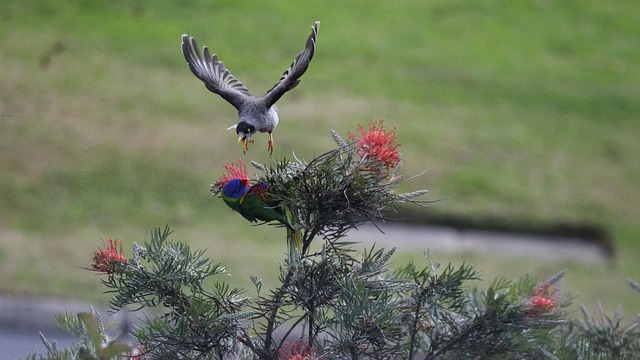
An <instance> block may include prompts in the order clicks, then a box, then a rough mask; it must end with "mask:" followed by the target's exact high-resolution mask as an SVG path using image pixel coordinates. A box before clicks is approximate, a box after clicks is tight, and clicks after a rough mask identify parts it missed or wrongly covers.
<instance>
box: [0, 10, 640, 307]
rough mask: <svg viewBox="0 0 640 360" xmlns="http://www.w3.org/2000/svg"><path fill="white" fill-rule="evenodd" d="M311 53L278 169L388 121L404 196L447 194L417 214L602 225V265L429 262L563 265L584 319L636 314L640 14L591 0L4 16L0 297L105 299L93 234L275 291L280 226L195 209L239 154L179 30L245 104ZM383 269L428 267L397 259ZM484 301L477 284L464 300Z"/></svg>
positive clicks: (288, 113)
mask: <svg viewBox="0 0 640 360" xmlns="http://www.w3.org/2000/svg"><path fill="white" fill-rule="evenodd" d="M314 20H321V21H322V26H321V30H320V35H319V42H318V48H317V53H316V56H315V58H314V60H313V63H312V64H311V66H310V68H309V71H308V73H307V74H305V76H304V78H303V81H302V83H301V85H300V86H299V87H298V88H296V89H295V91H293V92H292V93H289V94H287V95H285V96H284V97H283V99H282V100H281V101H280V102H279V105H280V115H281V119H282V122H281V126H280V127H279V128H278V130H277V131H276V133H275V140H276V151H275V153H274V156H275V157H277V158H281V157H285V156H286V157H290V156H291V154H292V151H293V150H294V149H295V153H296V155H297V156H299V157H303V158H307V159H310V158H312V157H313V155H314V154H318V153H322V152H324V151H326V150H328V149H329V148H330V147H331V146H332V140H331V138H330V136H329V135H328V129H330V128H332V129H335V130H336V131H338V132H339V133H342V134H346V133H347V131H354V130H355V128H356V125H357V123H358V122H363V121H366V119H378V118H384V119H385V120H386V123H387V124H388V125H389V126H392V127H397V133H398V137H399V140H400V142H401V143H402V144H403V145H402V147H401V151H402V152H403V154H404V156H405V160H406V163H405V165H404V168H403V169H404V170H403V172H404V174H406V175H411V174H415V173H419V172H422V171H426V173H425V175H423V176H421V177H419V178H418V179H416V180H414V181H412V182H409V183H407V184H405V185H404V187H403V189H402V190H407V191H409V190H415V189H422V188H427V189H429V190H430V191H431V193H430V195H429V198H430V199H441V198H447V200H446V201H443V202H440V203H438V204H437V206H434V207H432V208H430V209H429V211H428V212H426V213H425V215H424V216H429V213H447V214H456V215H461V216H470V217H482V218H486V217H494V218H500V219H505V220H504V221H511V220H513V219H517V220H519V221H527V222H530V223H547V222H559V221H561V222H575V223H587V224H595V225H598V226H603V227H605V228H606V229H607V230H609V231H610V232H611V234H612V236H613V238H614V243H615V246H616V252H617V257H616V258H615V260H614V262H613V263H611V264H585V263H580V262H556V261H553V262H552V261H547V260H545V259H513V258H508V257H498V258H486V257H482V256H478V255H474V254H447V253H434V252H431V255H432V257H433V258H435V259H436V260H439V261H441V262H445V263H447V262H449V261H451V262H454V263H460V262H462V261H468V262H472V263H474V264H476V265H477V266H478V268H479V269H480V270H481V272H482V274H483V278H485V279H486V281H487V282H490V281H491V280H492V279H493V278H494V277H495V276H498V275H504V276H506V277H508V278H515V277H518V276H521V275H523V274H527V273H528V274H531V275H534V276H537V277H539V278H546V277H547V276H549V275H551V274H553V273H555V272H557V271H558V270H560V269H563V268H567V269H569V273H568V275H567V282H566V289H567V290H568V291H570V292H573V293H575V294H576V295H577V296H578V302H584V303H587V304H589V305H593V304H594V303H595V300H596V299H597V298H601V299H603V302H604V304H605V307H607V308H613V307H614V306H615V305H616V304H618V303H622V304H623V305H624V306H625V307H627V308H629V310H634V311H635V310H637V309H638V302H637V298H636V297H634V294H633V293H632V291H631V290H630V289H628V288H627V287H626V285H625V280H624V279H625V278H626V277H632V278H635V279H636V280H640V265H639V263H640V262H639V261H638V257H639V256H638V250H637V249H638V246H639V242H640V241H639V240H638V238H639V236H640V224H638V210H640V209H639V208H640V206H639V205H638V204H640V187H639V186H638V184H640V161H638V160H639V159H638V154H640V139H639V135H640V119H638V114H639V113H640V66H639V64H640V46H639V45H638V41H637V34H639V33H640V5H639V4H638V3H637V1H635V0H621V1H617V2H615V3H612V2H601V1H587V0H582V1H564V2H559V1H519V2H511V1H505V0H483V1H460V2H451V1H429V2H424V1H400V2H388V3H382V4H373V3H371V2H369V1H351V2H349V3H348V4H342V5H332V6H329V5H323V4H320V3H317V2H306V1H304V2H285V1H272V2H265V1H246V2H242V4H239V3H237V2H223V1H198V0H191V1H170V0H161V1H156V2H154V3H153V5H151V3H148V2H143V1H124V0H114V1H91V0H85V1H77V2H71V1H69V2H66V3H65V2H59V3H52V2H48V1H38V0H33V1H21V2H2V3H1V4H0V39H2V40H0V171H1V172H0V292H8V293H26V294H36V295H54V296H69V297H80V298H85V299H90V300H98V299H103V297H102V296H100V295H99V293H100V292H101V291H102V290H103V289H102V288H101V287H100V286H99V284H98V281H96V278H95V276H94V275H93V274H92V273H89V272H86V271H81V270H79V267H83V266H87V265H88V263H89V261H90V257H91V254H92V251H93V250H94V249H95V247H96V245H98V244H99V239H100V238H104V239H108V238H109V237H114V238H116V237H117V238H121V239H124V240H125V242H128V243H130V242H132V241H134V240H138V241H141V240H143V239H144V238H148V236H149V235H148V234H149V230H150V229H151V228H153V227H156V226H163V225H164V224H170V225H171V226H172V227H173V228H174V229H175V230H176V234H175V239H177V240H183V241H186V242H189V243H190V244H191V245H192V246H194V247H198V248H199V247H206V248H207V249H208V253H209V254H210V256H212V257H214V258H215V259H216V260H218V261H220V262H222V263H223V264H224V265H225V266H227V267H228V268H229V269H230V271H231V272H232V273H233V275H234V276H233V277H232V278H230V281H231V282H232V283H234V284H238V285H241V286H247V284H249V281H248V276H249V275H252V274H261V275H262V276H264V278H265V282H266V283H267V284H269V283H270V280H269V279H273V278H275V266H274V264H275V263H276V261H278V260H279V259H281V258H282V251H283V250H284V245H283V240H282V238H283V233H282V230H280V229H276V228H271V227H252V226H249V225H248V224H247V223H246V222H244V221H243V219H242V218H241V217H240V216H238V215H237V214H234V213H232V212H231V211H230V210H229V209H228V208H226V207H225V206H224V205H223V203H222V202H221V201H219V200H217V199H211V197H210V196H209V194H208V190H209V189H208V186H209V184H210V183H211V182H212V181H213V180H215V179H216V178H217V177H218V176H219V175H220V173H221V166H220V164H221V163H223V162H226V161H230V160H234V159H237V158H243V159H244V160H245V161H249V160H251V159H255V160H257V161H260V162H267V163H268V162H269V158H268V155H267V152H266V136H260V135H258V136H256V142H255V144H254V145H253V147H252V149H251V151H250V152H249V153H248V154H246V155H242V152H241V151H240V146H239V145H237V144H236V142H235V136H234V134H232V133H230V132H228V131H226V130H224V129H226V127H228V126H229V125H231V124H233V123H234V122H235V121H236V114H235V110H234V109H233V108H232V107H231V106H229V105H228V104H226V103H225V102H224V101H223V100H221V99H219V98H218V97H217V96H215V95H213V94H211V93H209V92H208V91H207V90H206V89H204V87H203V86H202V84H201V83H200V82H199V81H198V80H197V79H195V78H194V77H193V75H192V74H191V73H190V71H189V70H188V68H187V66H186V65H185V63H184V59H183V58H182V55H181V53H180V48H179V44H180V35H181V34H182V33H188V34H190V35H192V36H195V37H196V38H197V39H198V41H199V43H200V44H201V45H204V44H207V45H208V46H209V47H210V48H212V49H213V50H214V51H215V52H217V53H218V54H220V57H221V59H222V60H223V61H224V62H225V64H226V65H227V66H228V67H229V68H230V69H231V70H232V72H233V73H234V74H235V75H236V76H237V77H238V78H240V79H241V80H242V81H243V82H244V83H245V84H246V85H247V86H248V87H249V89H251V90H252V91H253V93H254V94H262V93H263V92H264V91H266V90H267V89H269V88H271V86H272V85H273V84H274V83H275V81H276V80H277V79H278V77H279V76H280V74H281V73H282V71H284V69H285V68H286V67H287V66H288V65H289V63H290V61H291V60H292V59H293V57H294V56H295V55H296V54H297V53H298V52H299V51H301V50H302V48H303V44H304V39H305V38H306V36H307V35H308V33H309V28H310V26H311V24H312V23H313V21H314ZM400 252H401V254H400V255H399V256H398V258H397V262H399V263H401V262H404V261H407V260H408V259H414V260H416V261H422V258H421V256H420V254H418V255H414V254H415V253H416V252H415V251H412V250H410V249H405V250H404V251H403V250H402V249H400ZM480 286H482V284H480Z"/></svg>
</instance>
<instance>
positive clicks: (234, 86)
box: [182, 34, 251, 109]
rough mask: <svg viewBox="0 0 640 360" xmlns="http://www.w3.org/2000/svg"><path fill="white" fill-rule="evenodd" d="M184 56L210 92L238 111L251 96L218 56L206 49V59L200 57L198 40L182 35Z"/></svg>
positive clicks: (192, 70)
mask: <svg viewBox="0 0 640 360" xmlns="http://www.w3.org/2000/svg"><path fill="white" fill-rule="evenodd" d="M182 54H183V55H184V58H185V60H187V64H189V69H191V72H193V74H194V75H195V76H196V77H197V78H198V79H200V80H202V81H203V82H204V86H205V87H206V88H207V89H209V90H210V91H212V92H214V93H216V94H218V95H220V96H222V98H223V99H225V100H227V101H228V102H229V103H230V104H231V105H233V106H234V107H235V108H236V109H239V108H240V105H242V103H243V102H244V101H245V100H246V98H248V97H250V96H251V93H249V89H247V87H246V86H244V84H243V83H241V82H240V80H238V79H236V78H235V77H234V76H233V75H232V74H231V73H230V72H229V70H227V68H225V66H224V64H223V63H222V61H219V60H218V55H216V54H213V56H211V54H210V53H209V48H207V47H206V46H205V47H204V57H202V56H201V55H200V51H199V50H198V44H197V43H196V39H194V38H192V37H190V36H188V35H187V34H184V35H182Z"/></svg>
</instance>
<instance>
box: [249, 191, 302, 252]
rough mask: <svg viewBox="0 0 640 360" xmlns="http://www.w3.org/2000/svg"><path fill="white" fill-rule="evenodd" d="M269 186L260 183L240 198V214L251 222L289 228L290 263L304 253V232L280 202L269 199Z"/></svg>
mask: <svg viewBox="0 0 640 360" xmlns="http://www.w3.org/2000/svg"><path fill="white" fill-rule="evenodd" d="M268 190H269V185H267V184H265V183H258V184H255V185H253V186H252V187H251V188H250V189H249V190H248V191H247V192H246V194H245V195H244V196H243V197H242V198H240V201H239V203H238V206H239V208H240V211H239V213H240V214H242V216H244V217H245V218H246V219H247V220H249V221H254V222H255V221H258V220H260V221H265V222H270V221H277V222H279V223H281V224H283V225H284V226H286V227H287V243H288V244H289V263H290V264H293V263H294V262H297V259H299V258H300V253H301V251H302V230H300V229H296V226H295V221H294V220H293V216H292V214H291V212H290V211H289V210H288V209H287V208H285V207H284V206H282V204H280V203H279V202H278V201H274V200H273V199H271V198H270V197H269V193H268Z"/></svg>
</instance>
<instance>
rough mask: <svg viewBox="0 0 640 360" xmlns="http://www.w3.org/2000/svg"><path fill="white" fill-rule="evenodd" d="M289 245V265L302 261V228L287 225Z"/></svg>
mask: <svg viewBox="0 0 640 360" xmlns="http://www.w3.org/2000/svg"><path fill="white" fill-rule="evenodd" d="M287 245H289V266H292V265H294V264H297V263H299V262H300V256H301V255H302V230H300V229H298V230H292V229H290V228H289V227H287Z"/></svg>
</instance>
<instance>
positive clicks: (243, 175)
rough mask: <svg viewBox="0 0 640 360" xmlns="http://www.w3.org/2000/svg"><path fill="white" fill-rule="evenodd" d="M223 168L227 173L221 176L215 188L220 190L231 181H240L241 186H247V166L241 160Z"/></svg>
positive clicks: (227, 164)
mask: <svg viewBox="0 0 640 360" xmlns="http://www.w3.org/2000/svg"><path fill="white" fill-rule="evenodd" d="M223 166H224V169H225V170H226V171H227V173H226V174H224V175H222V176H221V177H220V179H218V181H216V183H215V187H217V188H218V189H222V188H223V187H224V185H225V184H226V183H227V182H228V181H229V180H231V179H240V180H242V182H243V185H248V184H249V176H248V175H247V166H246V165H245V164H244V162H243V161H242V160H238V161H232V162H230V163H226V164H224V165H223Z"/></svg>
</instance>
